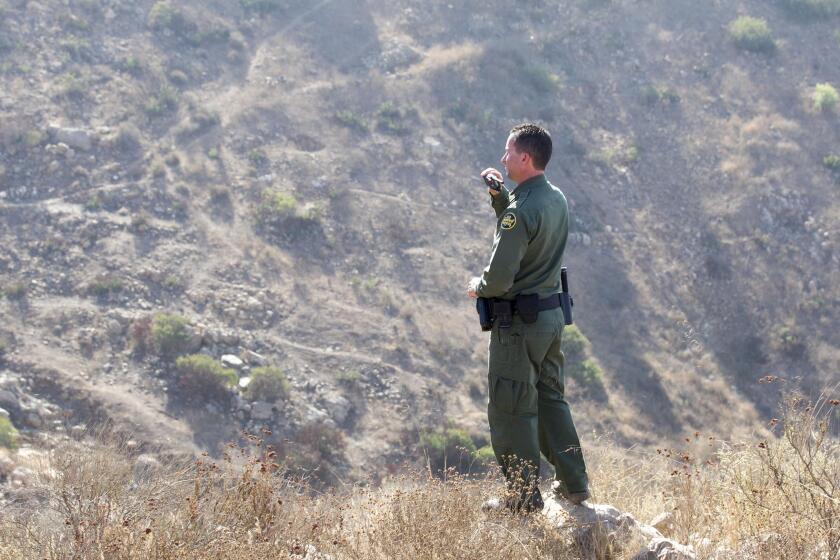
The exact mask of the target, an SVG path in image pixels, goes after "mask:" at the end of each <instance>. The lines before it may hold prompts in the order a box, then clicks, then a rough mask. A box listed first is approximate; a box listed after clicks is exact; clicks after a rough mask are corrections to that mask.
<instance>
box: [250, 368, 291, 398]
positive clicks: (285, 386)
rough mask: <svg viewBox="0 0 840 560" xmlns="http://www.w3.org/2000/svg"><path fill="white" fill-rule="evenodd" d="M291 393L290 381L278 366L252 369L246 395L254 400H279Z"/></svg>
mask: <svg viewBox="0 0 840 560" xmlns="http://www.w3.org/2000/svg"><path fill="white" fill-rule="evenodd" d="M288 395H289V381H288V380H287V379H286V374H284V373H283V371H282V370H281V369H280V368H278V367H258V368H254V369H253V370H252V371H251V382H250V383H249V384H248V387H247V388H246V389H245V397H246V398H247V399H249V400H252V401H268V402H279V401H282V400H285V399H286V397H288Z"/></svg>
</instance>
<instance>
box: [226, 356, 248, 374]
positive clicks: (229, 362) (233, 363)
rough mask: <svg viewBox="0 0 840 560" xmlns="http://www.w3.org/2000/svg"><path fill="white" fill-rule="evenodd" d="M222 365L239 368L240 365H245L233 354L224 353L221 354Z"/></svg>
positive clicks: (240, 367)
mask: <svg viewBox="0 0 840 560" xmlns="http://www.w3.org/2000/svg"><path fill="white" fill-rule="evenodd" d="M222 365H223V366H225V367H229V368H233V369H237V370H241V369H242V367H243V366H244V365H245V362H243V361H242V360H241V359H239V357H238V356H234V355H233V354H225V355H224V356H222Z"/></svg>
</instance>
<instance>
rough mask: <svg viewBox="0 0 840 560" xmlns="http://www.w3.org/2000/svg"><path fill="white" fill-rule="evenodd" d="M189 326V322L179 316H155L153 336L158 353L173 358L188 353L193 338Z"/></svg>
mask: <svg viewBox="0 0 840 560" xmlns="http://www.w3.org/2000/svg"><path fill="white" fill-rule="evenodd" d="M189 325H190V323H189V321H187V319H185V318H184V317H181V316H179V315H170V314H168V313H159V314H157V315H155V317H154V319H152V326H151V334H152V340H153V341H154V346H155V349H156V350H157V351H158V353H159V354H160V355H161V356H164V357H170V358H171V357H175V356H177V355H180V354H183V353H184V352H186V350H187V346H188V345H189V341H190V336H191V333H190V328H189Z"/></svg>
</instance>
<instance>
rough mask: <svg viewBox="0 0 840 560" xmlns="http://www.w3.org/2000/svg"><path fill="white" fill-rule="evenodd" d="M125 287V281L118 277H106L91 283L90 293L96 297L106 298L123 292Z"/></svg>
mask: <svg viewBox="0 0 840 560" xmlns="http://www.w3.org/2000/svg"><path fill="white" fill-rule="evenodd" d="M124 287H125V286H124V284H123V281H122V280H120V279H119V278H117V277H116V276H111V275H105V276H100V277H99V278H97V279H95V280H94V281H93V282H91V283H90V285H89V286H88V293H89V294H91V295H93V296H95V297H99V298H104V297H108V296H110V295H112V294H117V293H119V292H121V291H122V289H123V288H124Z"/></svg>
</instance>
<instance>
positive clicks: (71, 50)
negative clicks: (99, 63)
mask: <svg viewBox="0 0 840 560" xmlns="http://www.w3.org/2000/svg"><path fill="white" fill-rule="evenodd" d="M59 46H60V47H61V48H62V49H63V50H64V51H65V52H66V53H67V54H69V55H70V57H71V58H72V59H73V60H77V61H78V60H90V59H91V57H92V56H93V49H92V48H91V46H90V41H88V40H87V39H82V38H79V37H68V38H66V39H62V40H61V41H59Z"/></svg>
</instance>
